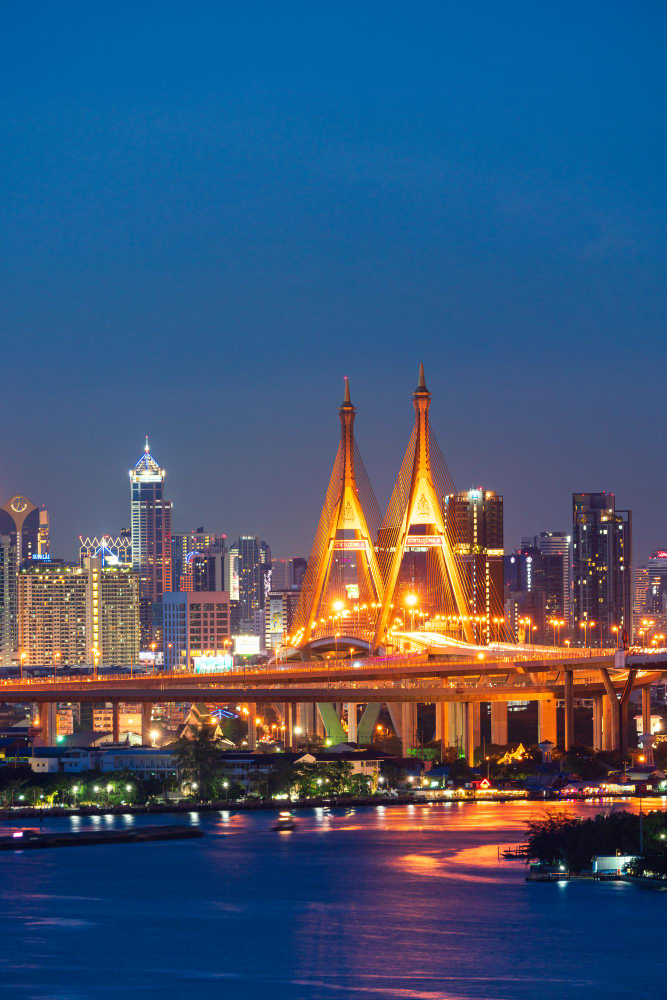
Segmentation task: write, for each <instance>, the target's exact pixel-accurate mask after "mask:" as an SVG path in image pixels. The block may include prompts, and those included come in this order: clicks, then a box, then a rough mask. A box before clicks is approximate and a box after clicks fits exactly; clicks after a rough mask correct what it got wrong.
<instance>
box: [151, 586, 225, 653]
mask: <svg viewBox="0 0 667 1000" xmlns="http://www.w3.org/2000/svg"><path fill="white" fill-rule="evenodd" d="M162 611H163V615H164V619H163V620H164V664H165V668H166V669H167V670H174V669H176V668H178V667H183V668H186V667H187V668H188V669H192V667H193V666H194V665H195V664H194V658H195V657H199V656H222V655H224V654H225V653H228V652H229V651H230V627H229V594H228V593H227V592H226V591H215V592H212V593H207V592H205V591H200V592H199V593H188V592H182V591H175V592H172V593H169V594H165V595H164V600H163V603H162Z"/></svg>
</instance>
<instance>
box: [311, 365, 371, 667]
mask: <svg viewBox="0 0 667 1000" xmlns="http://www.w3.org/2000/svg"><path fill="white" fill-rule="evenodd" d="M355 412H356V411H355V407H354V406H353V405H352V402H351V400H350V387H349V384H348V381H347V378H346V379H345V399H344V401H343V403H342V405H341V407H340V410H339V413H340V426H341V437H340V444H339V446H338V452H337V454H336V460H335V462H334V466H333V471H332V473H331V478H330V480H329V487H328V489H327V493H326V498H325V501H324V506H323V508H322V514H321V516H320V521H319V524H318V527H317V532H316V535H315V540H314V542H313V548H312V551H311V553H310V558H309V560H308V568H307V569H306V574H305V577H304V580H303V586H302V590H301V598H300V600H299V605H298V608H297V611H296V615H295V619H294V625H293V632H292V642H293V643H294V645H296V646H300V647H301V648H302V649H303V650H304V651H307V649H308V644H309V642H310V640H311V638H314V637H315V636H316V633H318V632H319V633H322V634H324V633H328V635H329V636H331V635H335V633H336V631H337V630H338V631H340V629H341V628H342V626H343V621H341V620H340V619H342V618H343V616H346V617H345V621H344V624H345V634H346V635H349V634H350V629H352V634H354V631H355V629H356V633H358V635H359V637H361V632H363V631H364V624H365V631H366V632H367V633H368V635H367V639H370V638H371V635H372V624H373V623H372V621H369V609H370V607H371V606H372V605H375V608H377V607H378V606H379V605H380V603H381V601H382V577H381V574H380V568H379V566H378V561H377V556H376V554H375V549H374V546H373V541H374V537H375V533H376V531H377V528H378V527H379V522H380V512H379V509H378V506H377V501H376V500H375V496H374V494H373V491H372V489H371V486H370V482H369V480H368V476H367V475H366V470H365V468H364V465H363V462H362V460H361V455H360V453H359V450H358V448H357V446H356V444H355V440H354V417H355ZM367 516H368V518H369V520H370V521H371V526H370V529H369V523H368V521H367ZM362 607H363V608H364V609H365V610H364V612H363V613H362V612H361V611H360V609H361V608H362ZM355 608H356V613H355V611H354V610H351V609H355ZM373 614H375V612H374V613H373ZM336 615H338V619H339V620H338V621H337V620H336ZM362 617H363V618H364V619H365V622H364V621H362V620H361V618H362Z"/></svg>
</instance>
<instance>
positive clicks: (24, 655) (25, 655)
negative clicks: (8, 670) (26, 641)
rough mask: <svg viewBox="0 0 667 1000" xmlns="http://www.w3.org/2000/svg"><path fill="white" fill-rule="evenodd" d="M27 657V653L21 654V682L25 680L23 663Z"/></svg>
mask: <svg viewBox="0 0 667 1000" xmlns="http://www.w3.org/2000/svg"><path fill="white" fill-rule="evenodd" d="M27 655H28V654H27V653H21V656H20V660H21V680H23V661H24V660H25V658H26V657H27Z"/></svg>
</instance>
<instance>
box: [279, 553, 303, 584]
mask: <svg viewBox="0 0 667 1000" xmlns="http://www.w3.org/2000/svg"><path fill="white" fill-rule="evenodd" d="M307 566H308V560H307V559H303V558H301V557H300V556H293V557H292V558H291V559H272V560H271V590H292V589H293V588H294V587H297V588H300V587H301V584H302V583H303V578H304V576H305V574H306V568H307Z"/></svg>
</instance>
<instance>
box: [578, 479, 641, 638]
mask: <svg viewBox="0 0 667 1000" xmlns="http://www.w3.org/2000/svg"><path fill="white" fill-rule="evenodd" d="M572 515H573V516H572V520H573V525H572V618H573V622H572V625H573V628H574V629H576V630H577V631H579V630H580V629H581V632H580V635H581V641H582V643H583V642H584V641H585V637H588V641H589V642H591V641H592V642H593V643H594V644H595V645H598V643H600V644H602V645H608V646H609V645H615V644H616V639H617V636H618V635H619V634H621V633H622V632H623V630H625V631H626V632H627V635H628V638H631V636H632V602H633V598H634V594H633V589H632V512H631V511H629V510H618V509H617V508H616V497H615V496H614V494H613V493H574V494H573V495H572ZM588 622H594V623H595V624H594V625H589V626H587V627H584V626H585V625H586V623H588ZM614 629H616V630H618V631H614Z"/></svg>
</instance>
